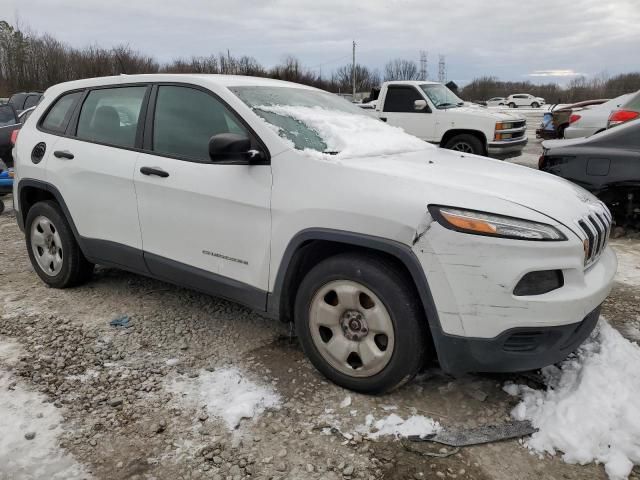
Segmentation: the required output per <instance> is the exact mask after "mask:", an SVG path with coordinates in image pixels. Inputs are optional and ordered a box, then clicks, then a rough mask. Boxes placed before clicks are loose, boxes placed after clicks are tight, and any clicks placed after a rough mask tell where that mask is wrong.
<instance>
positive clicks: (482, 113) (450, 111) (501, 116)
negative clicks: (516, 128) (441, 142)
mask: <svg viewBox="0 0 640 480" xmlns="http://www.w3.org/2000/svg"><path fill="white" fill-rule="evenodd" d="M438 113H443V114H444V113H446V114H447V115H449V116H454V115H461V116H465V117H468V116H469V115H474V116H476V117H481V118H491V119H493V120H494V121H496V122H508V121H516V120H525V117H524V115H521V114H517V113H510V112H496V111H493V110H489V109H487V108H486V107H482V106H480V107H466V106H465V107H455V108H446V109H442V110H439V111H438Z"/></svg>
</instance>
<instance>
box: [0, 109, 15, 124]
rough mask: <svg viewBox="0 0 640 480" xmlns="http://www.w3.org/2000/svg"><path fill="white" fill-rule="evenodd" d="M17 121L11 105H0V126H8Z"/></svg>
mask: <svg viewBox="0 0 640 480" xmlns="http://www.w3.org/2000/svg"><path fill="white" fill-rule="evenodd" d="M15 123H16V116H15V114H14V113H13V108H11V106H9V105H0V127H7V126H9V125H14V124H15Z"/></svg>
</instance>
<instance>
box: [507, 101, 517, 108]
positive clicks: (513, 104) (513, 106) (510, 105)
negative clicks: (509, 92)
mask: <svg viewBox="0 0 640 480" xmlns="http://www.w3.org/2000/svg"><path fill="white" fill-rule="evenodd" d="M516 107H517V105H516V104H515V103H513V102H510V103H509V108H516Z"/></svg>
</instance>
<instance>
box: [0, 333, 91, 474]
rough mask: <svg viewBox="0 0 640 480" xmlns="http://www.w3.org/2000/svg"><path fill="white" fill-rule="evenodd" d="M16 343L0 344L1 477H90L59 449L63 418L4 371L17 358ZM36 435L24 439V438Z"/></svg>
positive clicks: (42, 398)
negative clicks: (58, 443) (29, 438)
mask: <svg viewBox="0 0 640 480" xmlns="http://www.w3.org/2000/svg"><path fill="white" fill-rule="evenodd" d="M19 354H20V349H19V347H18V346H17V345H16V344H10V343H2V342H0V478H7V479H9V478H21V479H25V480H30V479H34V480H35V479H40V478H46V479H51V480H67V479H69V480H71V479H86V478H90V477H91V475H89V474H88V473H87V472H86V471H85V469H84V467H83V466H82V465H80V464H78V463H77V462H76V461H75V459H74V458H73V457H72V456H71V455H69V454H67V453H65V452H64V451H63V450H62V449H61V448H59V447H58V445H57V442H58V440H57V439H58V435H60V434H61V433H62V427H61V426H60V425H61V423H62V416H61V415H60V411H59V410H58V409H57V408H55V407H54V406H53V405H52V404H51V403H45V400H46V399H47V398H46V397H45V396H44V395H42V394H40V393H38V392H33V391H31V390H29V389H28V388H26V386H24V385H23V384H22V382H21V381H20V380H19V379H18V378H16V377H14V376H13V375H12V374H11V373H10V372H8V371H6V370H3V368H5V367H7V366H9V365H11V364H12V363H13V362H15V360H16V359H17V358H18V356H19ZM33 433H35V437H33V438H32V439H31V440H27V439H26V438H25V435H27V434H33Z"/></svg>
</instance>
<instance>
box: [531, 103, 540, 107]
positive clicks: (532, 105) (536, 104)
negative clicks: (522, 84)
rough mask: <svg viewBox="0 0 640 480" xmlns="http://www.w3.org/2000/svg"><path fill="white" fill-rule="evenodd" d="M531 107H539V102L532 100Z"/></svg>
mask: <svg viewBox="0 0 640 480" xmlns="http://www.w3.org/2000/svg"><path fill="white" fill-rule="evenodd" d="M531 108H540V104H539V103H538V102H533V103H532V104H531Z"/></svg>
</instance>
